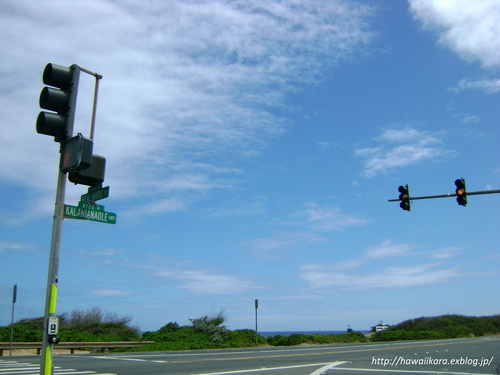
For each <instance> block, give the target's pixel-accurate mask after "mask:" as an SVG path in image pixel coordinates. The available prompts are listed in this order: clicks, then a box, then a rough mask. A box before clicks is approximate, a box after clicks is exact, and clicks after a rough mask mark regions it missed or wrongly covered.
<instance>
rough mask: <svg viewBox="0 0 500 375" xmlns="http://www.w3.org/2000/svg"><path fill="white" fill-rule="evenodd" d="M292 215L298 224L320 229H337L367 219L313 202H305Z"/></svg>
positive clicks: (363, 222)
mask: <svg viewBox="0 0 500 375" xmlns="http://www.w3.org/2000/svg"><path fill="white" fill-rule="evenodd" d="M293 217H296V218H298V219H299V223H300V224H305V225H307V226H308V227H310V228H311V229H314V230H320V231H331V230H339V229H341V228H347V227H352V226H358V225H364V224H366V223H367V220H366V219H365V218H363V217H362V216H358V215H353V214H345V213H342V212H341V209H340V208H338V207H331V206H326V207H321V206H320V205H318V204H317V203H314V202H306V203H305V204H304V205H303V208H301V209H300V210H298V211H297V212H296V213H295V214H294V215H293Z"/></svg>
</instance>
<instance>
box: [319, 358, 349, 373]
mask: <svg viewBox="0 0 500 375" xmlns="http://www.w3.org/2000/svg"><path fill="white" fill-rule="evenodd" d="M344 363H347V362H340V361H338V362H332V363H329V364H327V365H326V366H323V367H321V368H320V369H317V370H316V371H314V372H313V373H311V374H310V375H321V374H324V373H325V372H326V371H328V370H331V369H332V368H334V367H336V366H339V365H342V364H344Z"/></svg>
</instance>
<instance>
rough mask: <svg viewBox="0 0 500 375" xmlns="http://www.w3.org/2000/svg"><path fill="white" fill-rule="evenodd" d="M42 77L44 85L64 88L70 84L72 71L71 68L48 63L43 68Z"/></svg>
mask: <svg viewBox="0 0 500 375" xmlns="http://www.w3.org/2000/svg"><path fill="white" fill-rule="evenodd" d="M42 78H43V83H44V84H46V85H49V86H54V87H58V88H60V89H66V88H68V87H70V86H71V84H72V80H73V71H72V69H71V68H67V67H65V66H60V65H56V64H50V63H49V64H47V65H46V66H45V69H44V70H43V76H42Z"/></svg>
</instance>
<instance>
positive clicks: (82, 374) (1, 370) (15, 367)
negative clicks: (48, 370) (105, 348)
mask: <svg viewBox="0 0 500 375" xmlns="http://www.w3.org/2000/svg"><path fill="white" fill-rule="evenodd" d="M39 374H40V365H38V364H33V363H22V362H16V361H2V360H0V375H39ZM87 374H88V375H116V374H109V373H106V374H104V373H97V372H95V371H79V370H75V369H64V368H61V367H58V366H55V367H54V375H87Z"/></svg>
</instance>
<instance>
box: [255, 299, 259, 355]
mask: <svg viewBox="0 0 500 375" xmlns="http://www.w3.org/2000/svg"><path fill="white" fill-rule="evenodd" d="M258 309H259V300H258V299H256V300H255V346H257V330H258V329H257V328H258V325H257V310H258Z"/></svg>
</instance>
